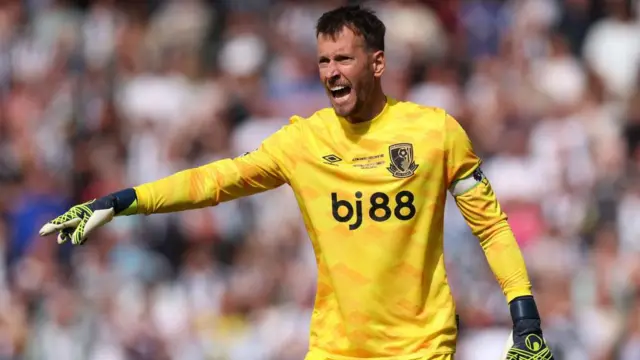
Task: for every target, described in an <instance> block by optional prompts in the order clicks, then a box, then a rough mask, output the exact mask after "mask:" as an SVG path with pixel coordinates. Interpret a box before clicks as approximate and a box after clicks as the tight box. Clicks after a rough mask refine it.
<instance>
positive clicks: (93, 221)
mask: <svg viewBox="0 0 640 360" xmlns="http://www.w3.org/2000/svg"><path fill="white" fill-rule="evenodd" d="M136 209H137V199H136V192H135V190H134V189H133V188H129V189H125V190H122V191H118V192H116V193H113V194H109V195H107V196H104V197H101V198H99V199H96V200H91V201H89V202H86V203H84V204H79V205H75V206H73V207H71V209H69V210H68V211H67V212H65V213H64V214H62V215H60V216H58V217H57V218H55V219H53V220H51V221H49V222H48V223H46V224H45V225H44V226H43V227H42V228H41V229H40V236H47V235H51V234H53V233H55V232H58V244H62V243H64V242H66V241H68V240H71V243H72V244H73V245H81V244H83V243H84V242H85V241H86V240H87V239H88V237H89V235H90V234H91V233H92V232H93V231H94V230H96V229H97V228H99V227H101V226H103V225H105V224H106V223H108V222H110V221H111V220H112V219H113V217H114V216H116V215H132V214H135V213H136Z"/></svg>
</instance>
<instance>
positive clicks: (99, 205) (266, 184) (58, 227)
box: [40, 125, 296, 244]
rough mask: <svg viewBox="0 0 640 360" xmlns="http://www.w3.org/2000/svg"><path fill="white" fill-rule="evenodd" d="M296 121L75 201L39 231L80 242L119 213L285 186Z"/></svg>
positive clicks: (202, 203) (205, 202) (169, 208)
mask: <svg viewBox="0 0 640 360" xmlns="http://www.w3.org/2000/svg"><path fill="white" fill-rule="evenodd" d="M295 127H296V125H288V126H285V127H283V128H282V129H280V130H279V131H278V132H276V133H275V134H273V135H271V136H270V137H269V138H268V139H266V140H265V141H264V142H263V143H262V144H261V146H260V147H259V148H258V149H256V150H255V151H253V152H250V153H247V154H245V155H243V156H240V157H237V158H234V159H224V160H219V161H215V162H212V163H210V164H207V165H204V166H200V167H197V168H193V169H188V170H184V171H181V172H178V173H176V174H173V175H170V176H168V177H166V178H163V179H160V180H157V181H153V182H150V183H146V184H142V185H139V186H135V187H133V188H128V189H124V190H121V191H117V192H115V193H112V194H109V195H107V196H104V197H102V198H99V199H96V200H92V201H90V202H87V203H85V204H80V205H76V206H74V207H72V208H71V209H70V210H69V211H67V212H66V213H64V214H62V215H60V216H59V217H57V218H56V219H54V220H52V221H50V222H49V223H47V224H45V225H44V226H43V227H42V229H41V230H40V235H42V236H46V235H49V234H51V233H54V232H59V235H58V242H60V243H62V242H64V241H67V240H71V241H72V243H73V244H81V243H82V242H84V241H85V240H86V238H87V237H88V235H89V233H90V232H91V231H92V230H93V229H95V228H97V227H99V226H102V225H104V224H105V223H107V222H109V221H111V219H112V218H113V217H114V216H120V215H134V214H154V213H167V212H176V211H183V210H191V209H199V208H203V207H207V206H215V205H217V204H219V203H221V202H225V201H230V200H233V199H237V198H239V197H243V196H249V195H253V194H256V193H260V192H263V191H266V190H269V189H273V188H276V187H279V186H281V185H282V184H284V183H286V182H287V181H288V176H289V174H288V172H287V168H289V166H290V157H289V155H288V153H287V152H286V151H285V149H293V148H294V147H293V146H294V144H295V139H296V136H295V133H296V129H295Z"/></svg>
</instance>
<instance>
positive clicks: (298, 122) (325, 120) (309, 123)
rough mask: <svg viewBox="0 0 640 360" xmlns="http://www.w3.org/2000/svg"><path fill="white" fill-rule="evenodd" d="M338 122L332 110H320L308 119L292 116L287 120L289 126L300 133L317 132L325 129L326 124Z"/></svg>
mask: <svg viewBox="0 0 640 360" xmlns="http://www.w3.org/2000/svg"><path fill="white" fill-rule="evenodd" d="M332 122H338V118H337V116H336V113H335V112H334V111H333V109H332V108H323V109H320V110H318V111H316V112H314V113H313V114H311V115H310V116H308V117H303V116H300V115H293V116H291V117H290V118H289V126H291V127H295V128H296V130H297V131H300V132H307V131H311V132H317V131H320V130H321V129H324V128H326V127H327V124H330V123H332Z"/></svg>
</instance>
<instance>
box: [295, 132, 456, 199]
mask: <svg viewBox="0 0 640 360" xmlns="http://www.w3.org/2000/svg"><path fill="white" fill-rule="evenodd" d="M298 151H299V154H298V159H299V160H298V161H299V162H298V163H297V164H296V165H295V169H296V171H295V172H294V178H295V179H294V181H295V182H296V183H297V184H299V186H302V187H313V188H317V189H327V188H331V190H337V191H340V190H347V189H349V190H353V189H356V190H355V191H358V190H359V189H367V190H371V189H374V190H377V191H392V190H397V189H401V188H402V189H406V188H409V187H411V188H414V187H415V188H424V187H425V185H426V184H433V185H436V186H439V184H437V183H439V182H440V181H441V179H442V175H443V169H444V165H443V150H442V147H441V146H437V145H435V143H433V142H432V143H430V142H429V141H425V140H424V139H421V138H417V137H415V136H411V134H409V135H407V136H403V135H389V136H378V137H375V138H363V139H358V140H355V141H353V140H352V141H348V140H346V141H331V139H326V138H324V139H321V140H319V141H315V142H313V143H312V144H309V145H308V146H306V147H302V148H300V149H298Z"/></svg>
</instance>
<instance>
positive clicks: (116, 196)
mask: <svg viewBox="0 0 640 360" xmlns="http://www.w3.org/2000/svg"><path fill="white" fill-rule="evenodd" d="M108 197H110V198H111V200H112V201H113V210H114V211H115V213H116V215H131V214H135V213H136V209H137V206H136V205H137V203H138V202H137V196H136V191H135V190H134V189H133V188H128V189H124V190H120V191H118V192H115V193H113V194H111V195H109V196H108Z"/></svg>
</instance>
